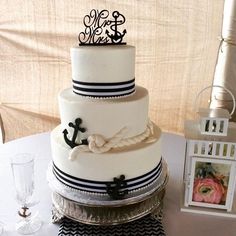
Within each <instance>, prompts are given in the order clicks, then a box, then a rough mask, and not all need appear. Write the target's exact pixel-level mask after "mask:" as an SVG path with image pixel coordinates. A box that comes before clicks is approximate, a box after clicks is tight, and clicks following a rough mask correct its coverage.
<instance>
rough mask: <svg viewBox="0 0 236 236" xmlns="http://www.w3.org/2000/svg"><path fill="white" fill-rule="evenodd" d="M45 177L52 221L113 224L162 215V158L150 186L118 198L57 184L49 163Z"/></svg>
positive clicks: (165, 179) (165, 174) (164, 171)
mask: <svg viewBox="0 0 236 236" xmlns="http://www.w3.org/2000/svg"><path fill="white" fill-rule="evenodd" d="M47 178H48V182H49V186H50V187H51V189H52V191H53V192H52V204H53V209H52V222H53V223H59V222H60V220H61V219H63V217H67V218H70V219H72V220H75V221H78V222H81V223H85V224H92V225H116V224H123V223H127V222H130V221H133V220H136V219H139V218H141V217H143V216H145V215H147V214H151V216H152V217H154V218H156V219H160V218H161V217H162V209H163V198H164V195H165V186H166V184H167V182H168V169H167V164H166V162H165V161H163V169H162V173H161V175H160V177H159V178H158V180H156V181H155V182H154V183H153V184H152V185H150V186H148V187H146V188H144V189H142V190H139V191H137V192H133V193H130V194H128V195H127V196H126V198H124V199H122V200H111V199H110V198H109V196H104V195H93V194H88V193H85V192H81V191H78V190H74V189H71V188H69V187H67V186H65V185H63V184H62V183H60V182H59V181H58V180H57V179H56V178H55V176H54V175H53V174H52V168H51V166H49V168H48V173H47Z"/></svg>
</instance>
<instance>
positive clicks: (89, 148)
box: [69, 120, 153, 160]
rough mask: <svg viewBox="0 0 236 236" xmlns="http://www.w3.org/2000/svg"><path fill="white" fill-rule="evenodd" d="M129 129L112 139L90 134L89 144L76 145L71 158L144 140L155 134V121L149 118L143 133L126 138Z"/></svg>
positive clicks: (123, 129)
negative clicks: (83, 153)
mask: <svg viewBox="0 0 236 236" xmlns="http://www.w3.org/2000/svg"><path fill="white" fill-rule="evenodd" d="M127 131H128V129H127V127H124V128H122V129H121V130H120V131H119V132H117V133H116V134H115V135H114V136H113V137H112V138H110V139H106V138H104V137H103V136H102V135H100V134H93V135H90V136H89V137H88V139H87V141H88V145H80V146H76V147H74V148H73V149H72V150H71V152H70V154H69V160H75V159H76V157H77V155H78V153H80V152H93V153H104V152H108V151H109V150H111V149H112V148H118V147H125V146H129V145H132V144H136V143H139V142H142V141H143V140H144V139H146V138H147V137H149V136H150V135H151V134H153V123H152V122H151V120H149V121H148V124H147V129H146V130H145V131H144V132H143V133H142V134H139V135H137V136H135V137H132V138H124V137H125V134H126V133H127Z"/></svg>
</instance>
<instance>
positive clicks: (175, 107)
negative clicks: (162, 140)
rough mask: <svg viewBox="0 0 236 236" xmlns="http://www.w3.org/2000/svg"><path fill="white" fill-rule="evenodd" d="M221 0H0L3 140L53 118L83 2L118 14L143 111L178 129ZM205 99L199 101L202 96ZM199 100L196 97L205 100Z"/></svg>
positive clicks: (214, 40) (217, 23) (204, 67)
mask: <svg viewBox="0 0 236 236" xmlns="http://www.w3.org/2000/svg"><path fill="white" fill-rule="evenodd" d="M223 3H224V2H223V0H217V1H216V0H204V1H203V0H146V1H138V0H131V1H124V0H116V1H105V0H87V1H81V0H68V1H65V0H41V1H36V0H32V1H28V0H2V1H1V6H0V13H1V14H0V47H1V52H0V84H1V86H0V114H1V118H2V122H1V123H2V124H3V131H4V133H5V141H8V140H12V139H15V138H18V137H22V136H26V135H30V134H34V133H37V132H43V131H49V130H51V129H53V128H54V127H55V126H56V125H58V124H59V111H58V102H57V94H58V92H59V91H60V90H61V89H63V88H66V87H69V86H71V64H70V54H69V49H70V47H71V46H73V45H75V44H77V43H78V42H77V36H78V34H79V32H80V31H82V30H83V29H84V27H83V24H82V20H83V17H84V15H86V14H88V13H89V12H90V10H91V9H93V8H94V9H108V10H109V11H113V10H118V11H120V12H121V13H122V14H124V15H125V16H126V29H127V35H126V42H127V43H128V44H131V45H134V46H135V47H136V83H137V84H139V85H141V86H144V87H146V88H147V89H148V90H149V95H150V104H149V114H150V118H151V119H152V120H153V121H154V122H156V123H157V124H158V125H159V126H160V127H161V128H162V129H163V130H165V131H171V132H177V133H181V132H182V131H183V123H184V120H185V119H189V118H192V117H193V116H194V109H193V104H194V99H195V97H196V94H197V92H199V91H200V90H201V89H202V88H203V87H206V86H208V85H210V84H212V79H213V75H214V69H215V63H216V58H217V52H218V47H219V43H220V41H219V40H218V37H219V36H220V33H221V25H222V14H223ZM206 102H207V101H206ZM206 102H205V101H202V104H203V105H206Z"/></svg>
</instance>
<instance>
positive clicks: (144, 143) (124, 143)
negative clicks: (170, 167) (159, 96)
mask: <svg viewBox="0 0 236 236" xmlns="http://www.w3.org/2000/svg"><path fill="white" fill-rule="evenodd" d="M134 58H135V48H134V47H132V46H125V45H123V46H101V47H95V46H80V47H75V48H72V49H71V59H72V80H73V88H68V89H65V90H63V91H61V92H60V94H59V109H60V116H61V125H60V126H58V127H57V128H55V129H54V130H53V132H52V134H51V146H52V156H53V173H54V175H55V177H56V178H57V179H58V181H60V182H62V183H63V184H65V185H67V186H69V187H71V188H74V189H77V190H81V191H87V192H92V193H93V194H94V193H95V194H96V193H98V194H101V193H102V194H109V191H110V190H109V188H111V186H112V184H114V181H115V182H116V181H117V179H118V182H119V181H121V182H122V186H123V187H122V188H123V190H126V191H127V192H129V191H138V190H139V189H141V188H144V187H145V186H148V185H150V184H151V183H152V182H154V181H155V180H157V179H158V177H159V176H160V174H161V171H162V158H161V130H160V129H159V128H158V127H157V126H156V125H154V124H153V123H152V122H151V121H150V120H149V119H148V105H149V104H148V91H147V90H146V89H145V88H143V87H140V86H136V87H135V84H134V65H135V59H134ZM114 178H117V179H114ZM119 178H120V179H119ZM121 182H119V183H121ZM127 192H126V193H127Z"/></svg>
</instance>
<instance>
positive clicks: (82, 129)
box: [62, 118, 88, 148]
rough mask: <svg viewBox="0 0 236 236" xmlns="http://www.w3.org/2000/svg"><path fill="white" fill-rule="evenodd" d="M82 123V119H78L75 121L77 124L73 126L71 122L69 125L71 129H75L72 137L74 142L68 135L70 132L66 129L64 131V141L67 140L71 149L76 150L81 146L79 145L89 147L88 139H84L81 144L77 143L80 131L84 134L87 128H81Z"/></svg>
mask: <svg viewBox="0 0 236 236" xmlns="http://www.w3.org/2000/svg"><path fill="white" fill-rule="evenodd" d="M81 123H82V119H80V118H77V119H76V120H75V123H74V124H73V123H72V122H70V123H69V124H68V126H69V127H72V128H73V129H74V133H73V136H72V140H70V139H69V138H68V137H67V135H68V130H67V129H64V130H63V132H62V133H63V134H64V139H65V142H66V143H67V144H68V145H69V146H70V147H71V148H74V147H76V146H79V145H88V140H87V139H82V140H81V142H80V143H76V138H77V135H78V133H79V131H80V132H81V133H84V132H85V131H86V129H85V128H82V127H80V125H81Z"/></svg>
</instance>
